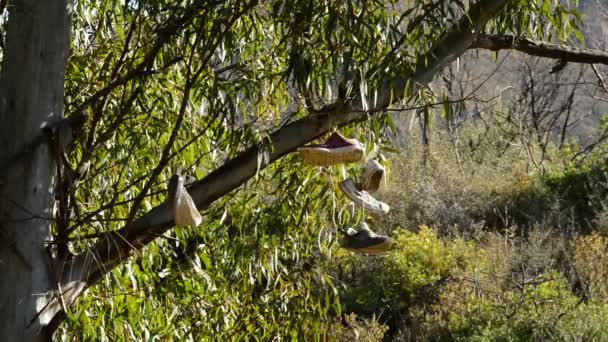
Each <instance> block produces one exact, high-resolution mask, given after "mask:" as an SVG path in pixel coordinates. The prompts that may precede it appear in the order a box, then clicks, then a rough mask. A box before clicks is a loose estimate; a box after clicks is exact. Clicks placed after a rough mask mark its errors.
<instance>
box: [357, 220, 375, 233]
mask: <svg viewBox="0 0 608 342" xmlns="http://www.w3.org/2000/svg"><path fill="white" fill-rule="evenodd" d="M359 227H361V229H360V230H367V231H368V232H371V231H372V230H371V229H369V226H368V225H367V223H365V222H361V223H360V224H359Z"/></svg>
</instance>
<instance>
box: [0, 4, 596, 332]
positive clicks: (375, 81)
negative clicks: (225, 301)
mask: <svg viewBox="0 0 608 342" xmlns="http://www.w3.org/2000/svg"><path fill="white" fill-rule="evenodd" d="M71 5H72V6H71V8H70V9H71V11H68V9H67V8H68V7H67V4H66V2H65V1H61V0H53V1H42V2H41V1H31V0H18V1H17V0H16V1H14V2H11V3H10V5H9V6H7V8H8V19H7V22H6V23H7V25H6V30H5V31H6V44H5V45H4V48H3V65H2V78H1V81H0V82H1V83H0V84H1V86H0V92H1V94H2V107H1V109H0V118H1V119H2V122H3V124H2V128H1V129H2V134H1V135H0V136H1V137H2V144H1V145H0V151H2V153H1V154H0V156H1V157H2V158H1V159H0V172H2V175H3V177H2V181H1V182H0V198H1V199H2V200H1V201H0V217H1V218H2V219H1V220H0V222H1V223H0V224H1V226H0V232H2V244H1V245H0V246H1V247H0V271H1V272H2V274H3V275H5V276H3V277H2V279H0V284H1V285H0V286H1V287H0V288H1V289H2V290H1V292H0V296H1V298H2V300H1V303H2V304H3V307H5V308H6V309H5V311H3V314H2V318H3V319H2V323H0V337H1V339H2V340H7V341H10V340H42V339H44V338H48V337H50V336H52V334H53V332H54V331H55V329H57V327H58V325H59V324H60V323H61V322H62V321H64V320H65V318H66V311H67V310H69V308H70V307H71V306H72V305H74V303H75V301H76V300H77V299H78V298H79V297H82V296H84V295H85V291H86V290H87V289H88V288H89V287H91V286H93V285H94V284H96V283H98V282H99V281H100V280H102V279H104V277H105V276H106V275H108V274H109V272H111V271H112V270H113V269H115V267H116V266H118V265H121V264H125V263H129V262H131V260H132V259H131V258H130V257H131V256H133V255H141V254H137V253H139V252H140V251H141V250H142V249H143V248H144V247H146V246H151V245H152V242H154V241H155V240H158V238H159V237H167V236H166V235H163V234H165V233H167V232H168V231H169V230H171V229H172V228H173V222H172V213H171V206H170V205H169V204H168V203H167V202H166V199H165V196H166V191H165V189H166V187H165V185H164V184H165V183H166V180H167V179H168V177H169V176H170V175H171V174H172V173H173V172H174V171H175V170H176V169H177V168H178V167H184V168H186V169H187V170H190V171H191V173H192V176H194V177H195V178H196V179H197V181H195V182H194V183H192V184H191V185H190V186H189V188H188V190H189V192H190V193H191V194H192V197H193V199H194V201H195V202H196V204H197V206H198V207H199V209H201V210H207V211H212V210H216V211H217V210H218V209H217V208H216V209H213V204H214V203H217V202H221V201H228V200H230V198H231V197H233V196H234V191H235V190H237V189H239V188H240V187H242V186H243V185H244V184H255V186H263V185H261V184H263V182H254V181H255V179H256V177H258V176H259V175H260V174H262V172H263V171H262V170H263V169H264V168H266V167H267V166H269V165H278V166H276V169H275V173H274V177H278V178H274V180H273V181H274V182H275V183H276V182H277V179H279V180H281V181H280V182H279V184H273V186H278V187H279V188H280V189H281V190H282V191H284V192H290V191H294V190H296V189H297V188H298V186H301V184H298V183H297V182H291V181H289V180H287V179H281V177H282V176H281V175H280V174H281V173H282V172H285V170H286V169H289V168H292V169H293V168H294V167H293V166H292V165H291V163H293V159H289V158H291V157H288V159H289V160H287V161H285V158H284V157H285V156H287V155H289V154H290V153H291V152H293V151H294V150H296V149H297V148H298V147H299V146H302V145H303V144H306V143H307V142H310V141H312V140H314V139H316V138H319V137H321V136H323V135H324V134H325V133H327V132H329V131H330V130H332V129H335V128H337V127H345V126H348V125H351V124H354V123H358V124H360V125H362V124H366V123H367V122H369V123H370V127H371V128H370V131H371V132H372V133H370V134H368V138H372V137H377V142H378V143H380V142H381V138H380V137H381V135H382V133H383V130H385V129H390V127H391V125H392V122H391V118H390V116H388V115H387V113H388V112H389V111H401V110H406V109H407V108H410V107H411V106H412V104H413V106H414V107H415V106H417V105H420V104H424V99H425V98H426V97H425V91H426V88H425V85H426V84H427V83H429V82H430V81H432V80H433V78H434V77H435V76H436V75H437V74H438V73H439V72H441V70H442V69H443V68H444V67H445V66H446V65H448V64H450V63H451V62H453V61H454V60H456V59H457V58H458V57H459V56H460V55H461V54H462V53H464V52H465V51H466V50H467V49H470V48H484V49H491V50H500V49H517V50H520V51H523V52H525V53H530V54H535V55H542V56H547V57H550V58H561V59H564V60H571V61H573V62H583V63H604V64H608V62H607V61H608V57H607V56H606V54H605V53H601V52H597V51H590V50H582V49H578V50H574V49H570V48H567V47H564V46H562V45H563V44H568V43H572V35H574V34H575V33H577V32H578V31H577V26H576V25H577V23H578V18H577V17H576V15H577V13H576V11H573V10H571V9H568V8H564V7H563V6H561V5H560V4H559V2H557V1H551V2H549V1H544V2H536V1H508V0H501V1H486V0H480V1H477V2H475V3H472V4H470V5H465V4H463V3H462V2H460V1H450V2H445V1H437V2H433V1H421V2H416V4H411V5H406V4H404V3H401V2H395V3H391V2H386V3H385V2H373V3H371V4H370V3H367V2H346V3H342V2H336V3H329V4H326V3H324V2H316V1H277V2H258V1H210V2H202V1H191V2H182V3H180V4H172V3H171V2H164V1H137V2H132V1H125V2H124V3H123V4H118V3H116V2H111V1H97V2H93V3H88V2H74V3H73V4H71ZM409 6H411V7H409ZM70 17H71V19H72V22H71V23H70V20H69V19H70ZM547 27H548V29H546V30H545V29H544V28H547ZM540 28H543V29H540ZM70 32H71V34H70ZM482 32H483V33H484V34H481V33H482ZM524 34H525V35H527V36H528V37H527V38H524V36H523V35H524ZM553 36H555V37H556V38H557V39H558V40H559V41H560V42H561V44H562V45H550V44H546V43H538V42H537V41H540V40H542V39H551V38H552V37H553ZM17 66H19V67H17ZM273 163H274V164H273ZM207 171H209V172H207ZM252 182H253V183H252ZM319 196H321V197H322V196H327V195H326V193H325V192H322V193H321V195H319ZM244 203H246V201H245V202H244ZM243 206H245V204H243ZM221 212H222V211H221V210H220V213H221ZM227 215H229V214H228V213H227V212H226V211H223V214H222V215H220V216H222V219H221V220H219V222H220V223H223V222H226V216H227ZM302 215H304V209H303V211H302V214H301V216H302ZM300 220H301V217H300V219H298V222H299V221H300ZM203 226H205V223H203ZM201 229H209V227H208V226H207V227H203V228H201ZM168 239H169V240H170V241H173V240H172V237H169V238H168ZM176 248H177V247H176ZM176 250H178V251H179V250H180V249H179V248H177V249H176ZM142 253H155V252H154V251H149V250H148V251H145V252H142ZM156 253H160V252H159V251H156Z"/></svg>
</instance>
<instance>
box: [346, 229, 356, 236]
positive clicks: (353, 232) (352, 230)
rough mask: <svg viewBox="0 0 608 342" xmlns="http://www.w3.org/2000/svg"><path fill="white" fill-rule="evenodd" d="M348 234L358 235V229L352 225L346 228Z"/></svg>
mask: <svg viewBox="0 0 608 342" xmlns="http://www.w3.org/2000/svg"><path fill="white" fill-rule="evenodd" d="M346 234H347V235H348V236H354V235H357V231H356V230H355V229H354V228H352V227H350V228H348V229H347V230H346Z"/></svg>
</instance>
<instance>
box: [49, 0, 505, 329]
mask: <svg viewBox="0 0 608 342" xmlns="http://www.w3.org/2000/svg"><path fill="white" fill-rule="evenodd" d="M508 2H509V0H482V1H478V2H477V3H476V4H474V5H473V6H472V7H471V9H470V10H469V12H468V13H467V15H466V16H463V19H462V20H461V21H460V22H459V23H458V24H457V25H454V27H452V28H451V29H450V30H448V32H447V33H446V35H444V36H443V37H442V38H441V39H440V40H439V41H438V42H437V43H436V44H435V45H434V47H433V48H432V49H431V50H430V51H428V52H427V53H426V54H425V55H424V56H422V57H421V58H420V61H421V62H420V64H418V65H417V66H416V67H415V69H414V71H412V72H411V73H409V74H406V75H399V76H397V77H394V78H391V79H387V80H386V81H385V82H383V84H382V85H381V86H380V87H379V89H378V90H377V91H376V93H375V94H369V96H368V97H367V99H365V100H363V99H361V98H359V99H355V100H353V101H351V102H348V103H337V104H333V105H330V106H327V107H325V108H324V109H321V110H319V111H315V112H314V113H311V115H309V116H308V117H305V118H302V119H300V120H297V121H295V122H293V123H291V124H288V125H286V126H284V127H282V128H280V129H278V130H277V131H275V132H274V133H273V134H272V135H271V136H270V137H269V139H268V140H267V141H265V142H264V143H262V144H260V145H258V146H253V147H251V148H250V149H248V150H246V151H244V152H243V153H242V154H241V155H239V156H238V157H236V158H234V159H232V160H229V161H228V162H226V163H225V164H224V165H223V166H222V167H220V168H218V169H217V170H215V171H213V172H212V173H210V174H209V175H208V176H206V177H205V178H203V179H201V180H200V181H198V182H196V183H195V184H193V185H192V186H190V188H189V189H188V191H189V192H190V194H191V195H192V198H193V199H194V201H195V202H196V204H197V206H198V207H199V209H203V208H206V207H208V206H209V205H211V204H212V203H213V202H214V201H216V200H218V199H219V198H221V197H222V196H224V195H225V194H227V193H229V192H231V191H233V190H235V189H237V188H238V187H239V186H240V185H242V184H243V183H245V182H246V181H247V180H249V179H250V178H251V177H253V176H254V175H255V173H256V172H257V171H258V157H257V156H258V154H259V153H262V152H267V153H268V155H269V162H273V161H275V160H277V159H279V158H281V157H282V156H284V155H286V154H288V153H290V152H292V151H294V150H295V149H296V148H298V147H299V146H302V145H303V144H305V143H307V142H309V141H311V140H313V139H315V138H318V137H319V136H321V135H323V134H325V133H327V132H328V131H329V130H330V129H332V127H336V126H343V125H347V124H350V123H353V122H356V121H362V120H365V119H366V118H367V115H368V114H369V113H370V112H376V111H381V110H383V109H385V108H387V107H388V106H389V105H390V104H391V103H395V102H397V101H399V100H401V99H403V98H404V97H405V96H409V95H411V94H412V93H414V92H415V91H416V90H417V89H419V87H420V86H423V85H425V84H427V83H428V82H430V81H431V80H432V79H433V77H434V76H435V75H436V74H437V73H438V72H439V71H441V70H442V69H443V68H444V67H445V66H446V65H448V64H450V63H451V62H453V61H454V60H455V59H456V58H457V57H458V56H460V55H462V54H463V53H464V52H465V51H466V50H467V49H468V48H469V47H470V46H471V43H472V42H473V32H478V31H479V30H481V29H482V28H483V26H484V25H485V24H486V22H487V21H488V20H489V19H491V18H492V17H494V16H495V15H496V14H497V13H498V12H499V11H500V10H501V9H502V8H504V7H505V6H506V4H507V3H508ZM406 85H409V88H407V89H406ZM374 101H375V102H374ZM264 166H266V165H262V167H264ZM172 226H173V216H172V211H171V206H170V205H169V204H167V203H165V204H162V205H160V206H158V207H156V208H154V209H152V210H151V211H150V212H148V213H147V214H145V215H144V216H142V217H140V218H139V219H137V220H135V221H133V222H132V223H130V224H129V225H127V226H125V227H123V228H122V229H120V230H118V231H115V232H112V233H108V234H107V235H106V236H105V237H104V238H101V239H100V240H99V241H98V242H97V244H96V245H95V246H94V247H93V248H92V249H91V250H89V251H88V252H87V253H84V254H82V255H78V256H76V257H75V258H74V259H72V260H70V261H68V262H67V263H66V264H65V265H64V273H63V276H62V288H63V291H64V292H63V299H64V300H65V302H66V303H67V304H68V305H69V304H70V303H72V302H73V301H74V300H76V298H77V297H78V296H79V295H80V294H81V293H82V292H83V291H84V290H85V289H86V288H87V287H89V286H91V285H92V284H94V283H96V282H97V281H98V280H99V279H101V277H102V276H103V275H105V274H106V273H108V272H109V271H111V270H112V268H113V267H115V266H116V265H118V264H120V263H121V262H123V261H124V260H126V258H128V257H129V256H131V255H132V254H133V253H134V252H135V251H137V250H139V249H141V248H142V247H144V246H145V245H146V244H148V243H149V242H151V241H152V240H154V239H155V238H156V237H158V236H159V234H162V233H163V232H165V231H166V230H168V229H170V228H171V227H172ZM56 305H57V304H56ZM63 318H64V316H63V315H58V316H56V318H55V319H54V321H53V322H52V324H51V325H50V326H49V329H50V330H51V331H52V330H53V329H54V328H55V327H56V326H57V325H58V324H59V323H60V322H61V321H62V319H63Z"/></svg>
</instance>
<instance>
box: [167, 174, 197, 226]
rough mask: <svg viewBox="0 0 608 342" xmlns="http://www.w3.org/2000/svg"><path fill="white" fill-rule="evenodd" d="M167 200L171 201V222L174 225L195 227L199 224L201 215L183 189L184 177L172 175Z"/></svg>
mask: <svg viewBox="0 0 608 342" xmlns="http://www.w3.org/2000/svg"><path fill="white" fill-rule="evenodd" d="M169 200H170V201H173V221H175V224H176V225H178V226H193V227H196V226H198V225H199V224H201V221H202V220H203V218H202V217H201V213H200V212H199V211H198V208H197V207H196V205H195V204H194V201H193V200H192V197H190V194H189V193H188V191H186V188H185V187H184V177H182V176H181V175H179V174H174V175H173V177H171V181H169Z"/></svg>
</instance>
